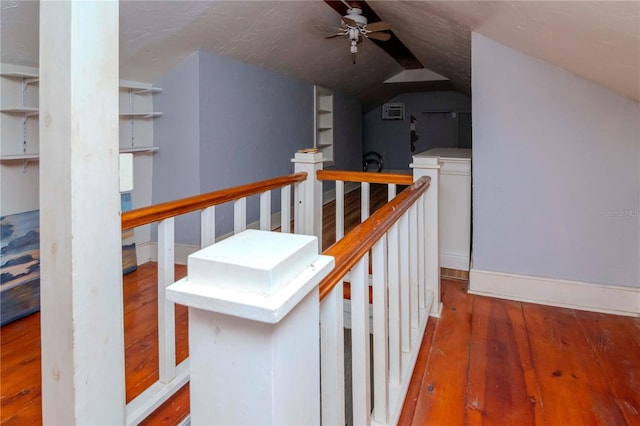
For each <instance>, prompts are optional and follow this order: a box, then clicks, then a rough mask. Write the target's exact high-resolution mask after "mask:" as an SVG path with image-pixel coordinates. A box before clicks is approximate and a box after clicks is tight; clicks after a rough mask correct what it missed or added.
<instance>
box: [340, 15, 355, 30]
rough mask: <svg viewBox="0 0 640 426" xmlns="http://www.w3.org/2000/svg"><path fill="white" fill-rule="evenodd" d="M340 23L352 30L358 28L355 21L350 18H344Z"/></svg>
mask: <svg viewBox="0 0 640 426" xmlns="http://www.w3.org/2000/svg"><path fill="white" fill-rule="evenodd" d="M342 22H344V23H345V24H347V25H348V26H350V27H354V28H357V27H358V23H357V22H356V21H354V20H353V19H351V18H347V17H346V16H343V17H342Z"/></svg>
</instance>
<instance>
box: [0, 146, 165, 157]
mask: <svg viewBox="0 0 640 426" xmlns="http://www.w3.org/2000/svg"><path fill="white" fill-rule="evenodd" d="M158 149H159V148H158V147H157V146H146V147H135V148H120V154H128V153H132V154H135V153H138V152H155V151H157V150H158ZM39 159H40V155H39V154H15V155H3V156H0V161H16V160H36V161H37V160H39Z"/></svg>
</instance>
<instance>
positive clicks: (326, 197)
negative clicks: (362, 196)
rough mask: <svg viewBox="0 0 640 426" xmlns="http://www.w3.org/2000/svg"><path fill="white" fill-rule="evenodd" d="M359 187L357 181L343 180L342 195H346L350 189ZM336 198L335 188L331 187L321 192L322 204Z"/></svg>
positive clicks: (353, 189)
mask: <svg viewBox="0 0 640 426" xmlns="http://www.w3.org/2000/svg"><path fill="white" fill-rule="evenodd" d="M358 188H360V183H359V182H345V183H344V195H347V194H348V193H349V192H351V191H355V190H356V189H358ZM335 200H336V190H335V188H334V189H331V190H329V191H327V192H323V193H322V204H323V205H324V204H329V203H330V202H332V201H335Z"/></svg>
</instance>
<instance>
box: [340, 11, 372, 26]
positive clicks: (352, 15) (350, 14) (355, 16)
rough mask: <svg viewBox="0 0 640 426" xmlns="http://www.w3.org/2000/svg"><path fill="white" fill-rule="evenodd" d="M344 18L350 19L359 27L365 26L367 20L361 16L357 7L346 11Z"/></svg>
mask: <svg viewBox="0 0 640 426" xmlns="http://www.w3.org/2000/svg"><path fill="white" fill-rule="evenodd" d="M345 18H349V19H351V20H352V21H354V22H355V23H356V24H358V26H360V27H362V26H364V25H367V18H366V17H364V16H362V9H360V8H357V7H352V8H351V9H349V10H347V14H346V15H345Z"/></svg>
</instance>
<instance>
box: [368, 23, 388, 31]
mask: <svg viewBox="0 0 640 426" xmlns="http://www.w3.org/2000/svg"><path fill="white" fill-rule="evenodd" d="M365 29H367V30H369V31H385V30H390V29H391V25H389V24H388V23H386V22H384V21H378V22H372V23H370V24H367V25H365Z"/></svg>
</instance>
